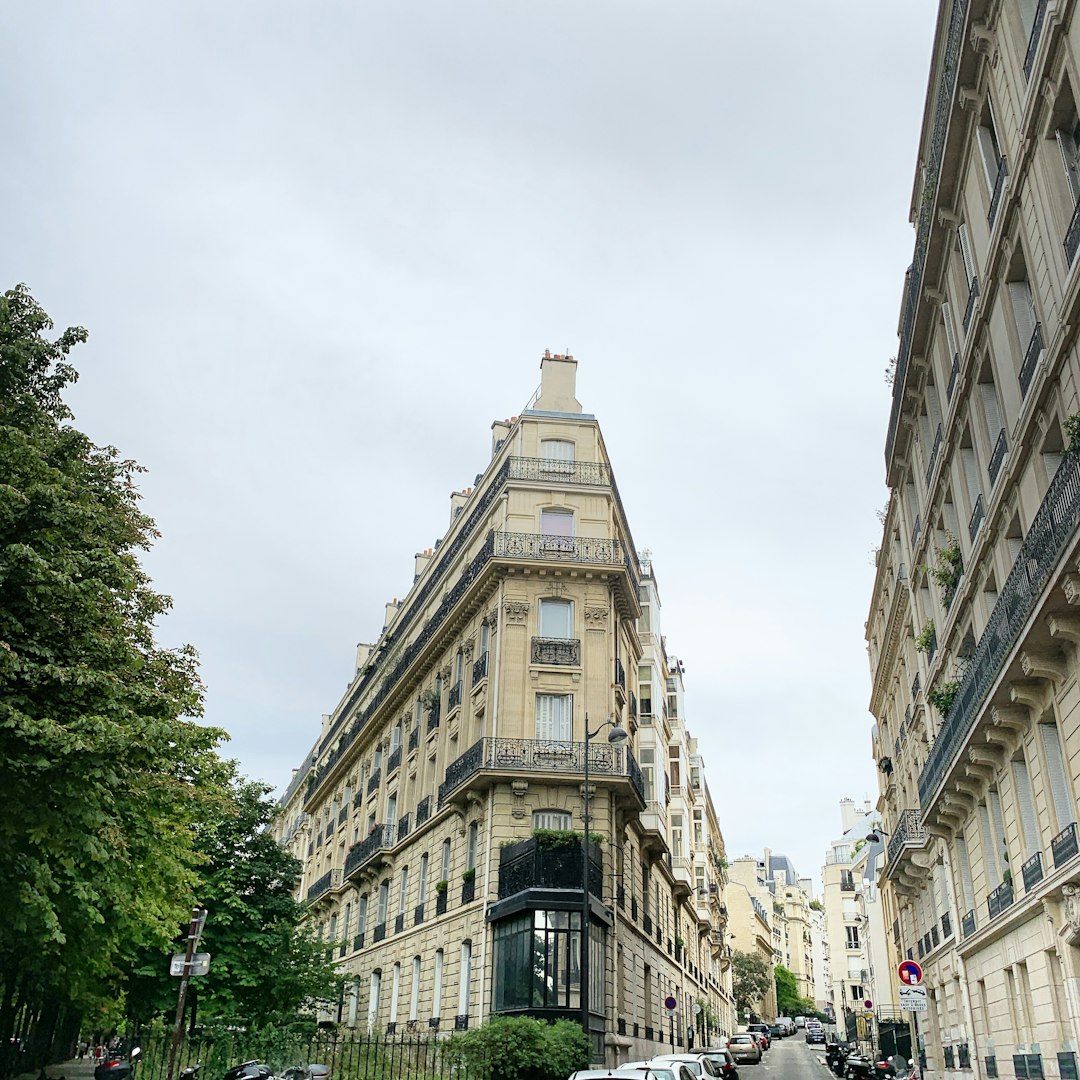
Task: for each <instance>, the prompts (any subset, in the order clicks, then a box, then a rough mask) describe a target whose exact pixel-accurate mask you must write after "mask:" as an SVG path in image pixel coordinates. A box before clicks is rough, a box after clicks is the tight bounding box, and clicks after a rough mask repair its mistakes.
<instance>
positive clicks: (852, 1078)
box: [844, 1052, 896, 1080]
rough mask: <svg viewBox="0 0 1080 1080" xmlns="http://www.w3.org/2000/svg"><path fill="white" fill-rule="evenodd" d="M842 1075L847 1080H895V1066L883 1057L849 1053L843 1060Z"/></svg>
mask: <svg viewBox="0 0 1080 1080" xmlns="http://www.w3.org/2000/svg"><path fill="white" fill-rule="evenodd" d="M844 1076H846V1077H848V1078H849V1080H896V1067H895V1066H894V1065H893V1063H892V1062H891V1061H886V1060H885V1059H884V1058H878V1059H876V1060H875V1059H874V1058H870V1057H867V1056H866V1055H865V1054H857V1053H854V1052H853V1053H850V1054H848V1056H847V1061H845V1062H844Z"/></svg>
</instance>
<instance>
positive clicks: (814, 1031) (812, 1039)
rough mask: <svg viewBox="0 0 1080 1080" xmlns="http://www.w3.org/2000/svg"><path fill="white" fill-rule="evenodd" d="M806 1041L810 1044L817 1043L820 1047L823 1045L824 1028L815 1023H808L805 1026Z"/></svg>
mask: <svg viewBox="0 0 1080 1080" xmlns="http://www.w3.org/2000/svg"><path fill="white" fill-rule="evenodd" d="M806 1041H807V1042H808V1043H810V1044H814V1043H818V1044H820V1045H821V1046H824V1045H825V1028H824V1027H823V1026H822V1025H821V1024H819V1023H817V1022H816V1021H815V1022H813V1023H809V1024H807V1025H806Z"/></svg>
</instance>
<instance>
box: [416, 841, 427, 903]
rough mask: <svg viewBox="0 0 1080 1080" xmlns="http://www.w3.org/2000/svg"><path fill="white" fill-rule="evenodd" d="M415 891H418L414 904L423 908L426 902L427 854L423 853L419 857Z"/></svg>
mask: <svg viewBox="0 0 1080 1080" xmlns="http://www.w3.org/2000/svg"><path fill="white" fill-rule="evenodd" d="M416 885H417V889H418V890H419V892H418V894H417V897H416V902H417V903H418V904H420V905H421V906H423V905H424V904H425V903H426V902H427V887H428V853H427V852H426V851H425V852H424V854H423V855H421V856H420V875H419V877H418V879H417V882H416Z"/></svg>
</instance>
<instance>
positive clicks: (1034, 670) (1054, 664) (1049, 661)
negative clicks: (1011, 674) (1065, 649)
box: [1020, 649, 1068, 682]
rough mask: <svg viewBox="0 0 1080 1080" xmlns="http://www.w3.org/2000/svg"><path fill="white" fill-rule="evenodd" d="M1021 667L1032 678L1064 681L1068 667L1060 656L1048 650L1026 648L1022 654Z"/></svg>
mask: <svg viewBox="0 0 1080 1080" xmlns="http://www.w3.org/2000/svg"><path fill="white" fill-rule="evenodd" d="M1020 667H1021V668H1022V669H1023V672H1024V674H1025V675H1027V676H1028V678H1030V679H1045V680H1046V681H1047V682H1064V680H1065V677H1066V676H1067V675H1068V668H1067V667H1066V665H1065V663H1064V662H1063V661H1062V659H1061V657H1059V656H1052V655H1051V654H1050V653H1046V652H1036V651H1035V650H1033V649H1025V650H1024V651H1023V652H1022V653H1021V654H1020Z"/></svg>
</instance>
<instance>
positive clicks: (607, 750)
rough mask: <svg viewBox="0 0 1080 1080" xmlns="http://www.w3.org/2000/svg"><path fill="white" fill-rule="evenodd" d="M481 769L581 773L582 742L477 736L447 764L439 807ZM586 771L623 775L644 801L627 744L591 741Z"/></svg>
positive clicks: (441, 786) (638, 776) (639, 770)
mask: <svg viewBox="0 0 1080 1080" xmlns="http://www.w3.org/2000/svg"><path fill="white" fill-rule="evenodd" d="M484 770H494V771H497V772H503V771H505V772H510V773H519V772H557V773H570V774H574V775H576V774H579V773H580V774H584V772H585V743H583V742H552V741H549V740H545V739H480V740H478V741H477V742H475V743H473V745H472V746H470V747H469V749H468V750H466V751H465V753H463V754H462V755H461V756H460V757H459V758H457V759H456V760H455V761H452V762H451V763H450V764H449V765H448V766H447V767H446V778H445V780H444V781H443V783H442V784H440V785H439V806H440V807H441V806H443V805H444V803H445V802H446V800H447V798H448V797H449V796H450V795H451V794H452V793H453V792H454V791H456V790H457V789H458V788H459V787H461V785H462V784H464V783H465V781H466V780H468V779H469V778H470V777H471V776H473V775H475V774H476V773H478V772H482V771H484ZM589 774H590V775H594V776H596V777H597V778H603V777H611V776H620V777H622V776H625V777H626V778H627V779H629V781H630V784H631V786H632V787H633V788H634V790H635V792H636V793H637V795H638V797H639V798H640V799H641V801H642V802H644V793H645V788H644V780H643V777H642V775H641V769H640V768H639V766H638V763H637V761H636V760H635V758H634V755H633V754H632V753H631V752H630V750H629V749H627V748H626V747H624V746H612V745H610V744H609V743H590V744H589Z"/></svg>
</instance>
